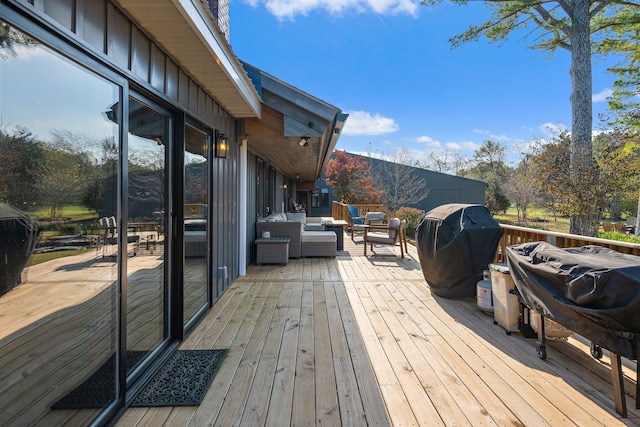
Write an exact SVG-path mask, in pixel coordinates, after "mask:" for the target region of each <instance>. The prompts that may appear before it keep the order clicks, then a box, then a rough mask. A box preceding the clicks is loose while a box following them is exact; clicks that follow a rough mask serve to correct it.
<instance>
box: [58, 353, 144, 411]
mask: <svg viewBox="0 0 640 427" xmlns="http://www.w3.org/2000/svg"><path fill="white" fill-rule="evenodd" d="M146 354H148V352H146V351H128V352H127V355H126V357H127V366H131V367H133V366H136V365H137V364H138V362H140V360H142V358H143V357H144V356H145V355H146ZM115 371H116V358H115V353H114V354H112V355H111V357H110V358H109V359H108V360H107V361H106V362H104V364H103V365H102V366H101V367H100V368H98V370H97V371H96V372H94V373H93V375H91V376H90V377H89V378H87V379H86V380H85V381H84V382H83V383H82V384H80V385H79V386H78V387H76V388H75V389H73V390H71V392H69V393H68V394H67V395H66V396H64V397H63V398H62V399H60V400H58V401H57V402H56V403H54V404H53V405H52V406H51V409H100V408H104V407H105V406H107V405H108V404H109V403H111V402H113V401H114V400H115V398H116V376H115Z"/></svg>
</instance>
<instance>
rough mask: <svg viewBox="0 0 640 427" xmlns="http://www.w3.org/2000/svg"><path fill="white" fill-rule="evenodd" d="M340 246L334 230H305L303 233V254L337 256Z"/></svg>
mask: <svg viewBox="0 0 640 427" xmlns="http://www.w3.org/2000/svg"><path fill="white" fill-rule="evenodd" d="M337 248H338V243H337V236H336V233H334V232H333V231H304V232H303V233H302V256H303V257H308V256H331V257H335V256H336V252H337Z"/></svg>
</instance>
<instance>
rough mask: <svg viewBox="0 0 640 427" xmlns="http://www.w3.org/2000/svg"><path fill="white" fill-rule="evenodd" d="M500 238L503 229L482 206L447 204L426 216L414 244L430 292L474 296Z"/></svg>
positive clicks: (419, 225) (455, 296)
mask: <svg viewBox="0 0 640 427" xmlns="http://www.w3.org/2000/svg"><path fill="white" fill-rule="evenodd" d="M500 237H502V228H501V227H500V225H499V224H498V223H497V222H496V221H495V220H494V219H493V217H492V216H491V213H489V210H488V209H487V208H486V207H485V206H482V205H469V204H447V205H442V206H439V207H437V208H435V209H432V210H431V211H429V212H428V213H426V214H425V215H424V216H423V218H422V220H421V221H420V224H418V228H417V231H416V240H417V242H416V245H417V249H418V257H419V258H420V265H421V266H422V273H423V274H424V278H425V280H426V281H427V283H428V284H429V287H430V288H431V291H432V292H433V293H435V294H436V295H439V296H442V297H445V298H468V297H474V296H475V295H476V284H477V283H478V281H480V280H482V272H483V270H486V269H487V268H488V266H489V263H490V262H493V258H494V256H495V253H496V249H497V247H498V242H499V241H500Z"/></svg>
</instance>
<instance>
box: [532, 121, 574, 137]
mask: <svg viewBox="0 0 640 427" xmlns="http://www.w3.org/2000/svg"><path fill="white" fill-rule="evenodd" d="M538 130H539V131H540V132H542V133H543V134H544V136H547V137H554V136H557V135H559V134H561V133H562V132H566V131H567V130H569V128H568V127H567V126H565V125H563V124H562V123H543V124H541V125H540V126H538Z"/></svg>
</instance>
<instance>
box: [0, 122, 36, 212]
mask: <svg viewBox="0 0 640 427" xmlns="http://www.w3.org/2000/svg"><path fill="white" fill-rule="evenodd" d="M0 153H1V154H0V156H1V157H2V161H0V203H7V204H10V205H12V206H15V207H17V208H20V209H23V210H26V211H30V210H33V208H35V207H36V205H37V203H38V192H37V189H36V187H37V183H38V179H39V177H40V176H41V171H42V168H43V166H44V163H45V151H44V148H43V145H42V143H41V142H39V141H37V140H35V139H34V138H33V135H32V134H31V133H30V132H29V131H28V130H27V129H23V128H18V129H16V130H15V132H13V133H7V132H3V131H2V130H1V129H0Z"/></svg>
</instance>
